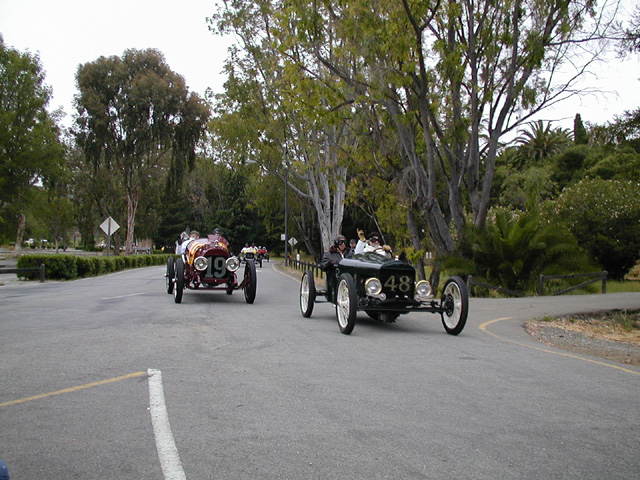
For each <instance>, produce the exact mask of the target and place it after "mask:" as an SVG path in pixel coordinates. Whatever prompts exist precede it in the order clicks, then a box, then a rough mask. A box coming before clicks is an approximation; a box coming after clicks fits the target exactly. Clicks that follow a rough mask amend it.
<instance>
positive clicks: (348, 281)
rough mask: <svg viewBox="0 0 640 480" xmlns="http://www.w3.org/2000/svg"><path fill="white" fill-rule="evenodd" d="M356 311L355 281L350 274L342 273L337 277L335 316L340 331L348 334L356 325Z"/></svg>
mask: <svg viewBox="0 0 640 480" xmlns="http://www.w3.org/2000/svg"><path fill="white" fill-rule="evenodd" d="M357 313H358V294H357V292H356V282H355V280H354V279H353V277H352V276H351V275H349V274H348V273H343V274H342V275H340V278H339V279H338V287H337V289H336V317H337V319H338V326H339V327H340V331H341V332H342V333H344V334H345V335H349V334H350V333H351V332H352V331H353V327H355V326H356V314H357Z"/></svg>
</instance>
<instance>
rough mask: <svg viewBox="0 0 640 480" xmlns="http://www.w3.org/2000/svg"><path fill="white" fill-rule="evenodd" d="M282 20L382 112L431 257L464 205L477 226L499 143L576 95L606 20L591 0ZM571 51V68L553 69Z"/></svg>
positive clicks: (412, 6) (375, 2) (305, 5)
mask: <svg viewBox="0 0 640 480" xmlns="http://www.w3.org/2000/svg"><path fill="white" fill-rule="evenodd" d="M282 15H286V16H287V19H288V23H285V22H281V23H280V26H281V28H282V30H283V31H287V30H285V29H284V27H283V26H286V25H295V27H296V30H295V32H293V33H295V35H294V34H292V35H290V37H289V38H288V41H289V42H290V43H291V44H293V43H297V45H298V48H304V49H305V50H306V51H307V52H310V53H313V54H314V55H315V57H316V58H318V59H319V60H320V61H321V62H322V63H323V65H325V66H326V67H327V68H329V70H330V71H331V72H332V73H333V74H334V75H336V76H337V77H339V78H340V79H342V80H343V81H344V82H345V84H347V85H349V86H350V87H351V88H353V89H354V91H355V92H356V93H357V97H356V98H357V99H358V100H359V101H362V102H366V103H368V104H371V105H374V106H375V108H383V109H385V110H386V111H387V112H388V114H389V116H390V118H391V122H392V124H393V125H394V127H395V128H396V131H397V135H398V139H399V144H400V145H401V148H402V155H403V158H404V159H406V161H407V162H409V165H410V167H411V170H412V172H413V175H414V176H413V178H411V177H407V179H408V180H410V182H408V184H407V188H409V189H410V190H411V191H413V193H414V195H415V196H416V197H417V198H418V199H419V203H420V205H421V207H422V212H421V214H422V216H423V217H424V219H425V221H426V223H427V224H428V226H429V231H430V235H431V237H432V239H433V241H434V244H435V246H436V248H437V250H438V251H439V252H441V253H446V252H452V251H454V250H455V241H454V239H455V237H454V233H453V232H452V229H451V228H450V227H451V225H453V227H454V228H455V230H454V231H455V232H457V233H458V234H461V233H462V232H463V230H464V226H465V211H466V210H467V209H468V210H469V211H470V212H471V214H472V218H473V224H474V226H475V227H476V228H478V229H483V228H484V226H485V223H486V219H487V211H488V207H489V200H490V191H491V185H492V182H493V176H494V170H495V160H496V156H497V154H498V151H499V148H500V140H501V138H502V137H503V136H504V135H505V134H506V133H508V132H511V131H513V130H514V129H516V128H517V127H518V126H519V125H522V123H523V122H525V121H527V120H528V119H530V118H531V116H533V115H534V114H536V113H538V112H540V111H541V110H542V109H543V108H544V107H545V106H548V105H551V104H553V103H556V102H558V101H561V100H562V99H564V98H566V97H568V96H570V95H574V94H576V91H575V90H574V89H573V88H572V87H573V85H574V82H575V80H576V79H577V78H578V76H579V75H580V74H581V73H583V72H584V71H585V70H586V69H587V68H588V66H589V64H590V62H591V61H593V59H594V58H595V57H596V56H597V54H598V47H597V45H595V44H594V51H593V52H592V54H589V52H588V50H587V46H588V45H589V44H590V43H589V42H591V41H592V40H595V39H601V38H602V36H603V34H604V33H605V32H604V30H605V29H606V28H607V27H608V26H609V25H610V19H607V18H605V16H604V13H603V10H596V3H595V1H591V0H587V1H580V2H577V1H569V0H566V1H564V0H497V1H496V0H480V1H471V0H463V1H453V0H449V1H441V0H432V1H421V2H411V1H409V0H401V1H398V2H396V1H389V0H367V1H364V0H362V1H357V0H355V1H351V2H348V3H347V2H315V1H305V0H297V1H291V2H286V8H283V10H282ZM591 19H593V21H590V20H591ZM288 31H290V32H291V31H292V30H291V29H289V30H288ZM333 45H337V47H336V48H334V47H333ZM577 49H579V52H580V54H581V55H582V59H577V58H575V57H574V58H573V59H574V61H578V60H581V62H582V63H580V64H579V65H578V68H577V70H576V72H575V73H573V74H572V75H569V77H568V78H567V77H564V79H561V78H560V77H558V76H556V73H557V71H558V69H559V68H560V66H561V65H563V62H567V61H568V60H569V59H570V58H571V56H572V55H573V54H574V53H575V52H576V50H577ZM336 58H341V59H346V58H349V59H350V60H351V61H350V62H346V61H344V62H338V61H336Z"/></svg>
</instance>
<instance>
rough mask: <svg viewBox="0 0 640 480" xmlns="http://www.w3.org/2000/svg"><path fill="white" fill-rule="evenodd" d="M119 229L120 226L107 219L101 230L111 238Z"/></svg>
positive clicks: (101, 225)
mask: <svg viewBox="0 0 640 480" xmlns="http://www.w3.org/2000/svg"><path fill="white" fill-rule="evenodd" d="M119 228H120V225H118V224H117V223H116V221H115V220H114V219H113V218H111V217H107V219H106V220H105V221H104V222H102V223H101V224H100V229H101V230H102V231H103V232H104V233H106V234H107V235H109V236H111V235H113V234H114V233H116V232H117V231H118V229H119Z"/></svg>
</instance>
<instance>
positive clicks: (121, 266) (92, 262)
mask: <svg viewBox="0 0 640 480" xmlns="http://www.w3.org/2000/svg"><path fill="white" fill-rule="evenodd" d="M167 257H169V255H167V254H162V255H118V256H112V257H106V256H104V257H103V256H100V257H94V256H82V255H81V256H76V255H64V254H60V255H45V254H37V255H31V254H27V255H22V256H21V257H20V258H18V264H17V268H34V267H39V266H40V265H41V264H43V263H44V265H45V267H44V275H45V279H47V280H74V279H76V278H84V277H95V276H98V275H103V274H105V273H111V272H118V271H120V270H127V269H130V268H140V267H149V266H153V265H165V264H166V263H167ZM18 276H19V277H21V278H25V279H27V280H40V274H39V273H22V274H18Z"/></svg>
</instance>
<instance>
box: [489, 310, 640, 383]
mask: <svg viewBox="0 0 640 480" xmlns="http://www.w3.org/2000/svg"><path fill="white" fill-rule="evenodd" d="M504 320H513V317H501V318H496V319H494V320H489V321H487V322H484V323H482V324H481V325H480V326H479V327H478V328H479V329H480V330H482V331H483V332H485V333H488V334H489V335H491V336H492V337H496V338H498V339H500V340H504V341H505V342H509V343H513V344H515V345H519V346H521V347H526V348H531V349H533V350H538V351H539V352H545V353H552V354H553V355H560V356H562V357H569V358H575V359H577V360H582V361H583V362H589V363H595V364H596V365H601V366H603V367H610V368H615V369H616V370H622V371H623V372H627V373H632V374H633V375H640V372H637V371H635V370H629V369H628V368H624V367H619V366H618V365H612V364H610V363H605V362H600V361H598V360H591V359H589V358H584V357H580V356H578V355H572V354H570V353H564V352H556V351H554V350H549V349H546V348H541V347H534V346H533V345H527V344H525V343H520V342H516V341H515V340H510V339H508V338H504V337H501V336H500V335H496V334H495V333H492V332H490V331H489V330H487V327H488V326H489V325H492V324H494V323H497V322H502V321H504Z"/></svg>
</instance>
